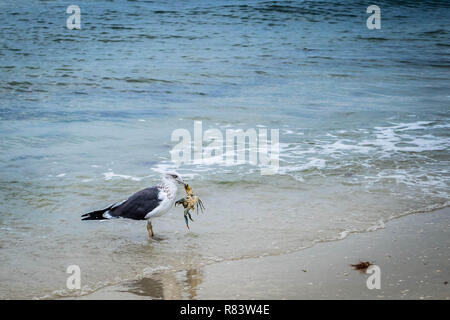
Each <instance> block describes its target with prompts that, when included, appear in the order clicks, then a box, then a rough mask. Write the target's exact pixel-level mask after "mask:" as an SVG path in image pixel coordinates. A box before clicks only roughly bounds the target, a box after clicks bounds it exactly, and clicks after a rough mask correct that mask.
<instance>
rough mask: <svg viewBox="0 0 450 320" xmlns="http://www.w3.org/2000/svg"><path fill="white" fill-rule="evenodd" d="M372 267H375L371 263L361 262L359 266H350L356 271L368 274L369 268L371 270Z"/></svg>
mask: <svg viewBox="0 0 450 320" xmlns="http://www.w3.org/2000/svg"><path fill="white" fill-rule="evenodd" d="M371 265H373V263H371V262H369V261H360V262H359V263H358V264H351V265H350V266H352V267H353V269H355V270H359V271H361V272H366V270H367V268H369V267H370V266H371Z"/></svg>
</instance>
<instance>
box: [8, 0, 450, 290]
mask: <svg viewBox="0 0 450 320" xmlns="http://www.w3.org/2000/svg"><path fill="white" fill-rule="evenodd" d="M70 4H76V5H78V6H79V7H80V8H81V30H69V29H67V28H66V19H67V17H68V16H69V15H68V14H67V13H66V8H67V6H68V5H69V3H68V2H67V1H2V2H1V3H0V21H2V24H1V25H0V97H1V99H0V137H1V139H0V201H1V206H0V257H1V262H0V298H2V299H5V298H7V299H17V298H59V297H73V296H79V295H84V294H89V293H91V292H94V291H95V290H97V289H99V288H102V287H105V286H108V285H115V284H118V283H119V284H120V283H122V282H125V281H127V280H133V279H142V278H145V279H150V280H151V281H153V282H154V284H155V287H157V288H160V289H161V292H162V293H161V294H159V295H156V296H153V297H154V298H155V297H156V298H167V297H170V296H172V297H173V296H176V297H182V298H195V287H198V286H199V285H201V277H202V272H201V270H202V267H203V266H205V265H207V264H211V263H216V262H219V261H229V260H236V259H245V258H248V257H260V256H267V255H279V254H283V253H287V252H292V251H295V250H300V249H302V248H305V247H308V246H311V245H313V244H314V243H317V242H321V241H334V240H339V239H342V238H345V237H346V236H347V235H348V234H349V233H351V232H365V231H372V230H376V229H377V228H382V227H383V226H384V224H385V223H386V222H388V221H389V220H390V219H393V218H396V217H399V216H402V215H406V214H410V213H414V212H425V211H430V210H433V209H435V208H441V207H445V206H448V203H449V202H448V201H449V168H450V166H449V160H450V157H449V146H450V135H449V132H450V131H449V127H450V121H449V119H450V108H449V106H450V73H449V69H450V28H449V25H448V21H450V10H449V9H450V5H449V4H448V2H446V1H398V2H396V4H395V5H393V4H392V3H391V2H388V1H378V2H377V5H378V6H380V8H381V14H382V25H381V26H382V27H381V29H380V30H368V29H367V27H366V19H367V17H368V16H369V14H367V13H366V7H367V6H368V4H367V2H364V1H247V2H243V1H223V0H218V1H167V2H164V1H76V2H74V3H70ZM195 120H200V121H202V124H203V128H204V130H206V129H208V128H217V129H219V130H221V131H222V132H224V133H225V130H226V129H229V128H235V129H244V130H247V129H249V128H254V129H259V128H268V129H279V130H280V131H279V132H280V168H279V171H278V173H277V174H275V175H270V176H261V175H260V173H259V168H258V167H257V166H253V165H250V164H242V165H236V166H227V165H220V164H185V165H182V166H179V167H177V166H175V165H174V164H173V163H172V162H171V158H170V151H171V150H172V148H173V146H174V145H175V142H172V141H171V134H172V132H173V131H174V130H175V129H178V128H185V129H188V130H190V131H191V132H192V131H193V126H194V121H195ZM167 168H175V169H176V170H177V171H179V172H180V173H181V174H182V175H183V176H184V177H186V179H187V180H188V182H189V183H190V184H191V185H192V186H193V188H194V190H195V191H196V192H197V193H198V194H199V195H200V196H201V198H202V199H203V202H204V204H205V206H206V212H205V213H204V214H200V215H199V216H195V215H194V219H195V222H193V223H192V224H191V231H188V230H187V229H186V227H185V224H184V220H183V217H182V210H181V209H180V208H176V209H174V210H172V211H171V212H170V213H168V214H167V215H166V216H164V217H161V218H160V219H159V220H156V221H155V223H154V228H155V232H156V233H157V234H158V235H160V237H162V238H163V239H162V240H159V241H148V240H147V233H146V229H145V222H142V221H128V220H116V221H106V222H84V221H83V222H81V221H80V214H82V213H84V212H86V211H89V210H93V209H97V208H101V207H103V206H106V205H108V204H109V203H111V202H115V201H118V200H122V199H123V198H124V197H126V196H127V195H129V194H131V193H133V192H135V191H137V190H139V189H141V188H144V187H147V186H150V185H154V184H156V183H158V179H159V174H160V172H161V171H162V170H165V169H167ZM181 195H182V192H180V197H181ZM69 265H78V266H80V268H81V275H82V290H80V291H71V290H68V289H67V288H66V279H67V277H68V276H69V275H68V274H66V272H65V271H66V268H67V267H68V266H69ZM167 271H178V273H179V274H181V275H182V276H181V277H180V278H179V279H178V278H176V279H167V278H165V277H164V273H165V272H167ZM155 274H157V275H158V277H156V278H155V277H154V278H151V276H152V275H155ZM150 280H149V281H150ZM130 292H134V293H135V294H138V295H139V294H140V295H145V292H144V293H142V292H140V291H139V290H138V289H136V288H131V289H130ZM164 292H165V293H166V295H165V294H163V293H164ZM167 292H172V295H168V294H167ZM173 292H175V294H174V293H173ZM149 295H150V296H151V294H149Z"/></svg>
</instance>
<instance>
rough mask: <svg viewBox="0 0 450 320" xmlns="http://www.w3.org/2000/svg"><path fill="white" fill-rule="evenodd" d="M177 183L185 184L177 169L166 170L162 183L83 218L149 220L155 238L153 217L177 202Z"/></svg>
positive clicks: (151, 236)
mask: <svg viewBox="0 0 450 320" xmlns="http://www.w3.org/2000/svg"><path fill="white" fill-rule="evenodd" d="M177 184H183V185H184V184H185V183H184V181H183V179H181V177H180V175H179V174H178V173H176V172H175V171H168V172H165V173H164V174H163V176H162V180H161V183H160V184H158V185H156V186H154V187H150V188H145V189H142V190H140V191H138V192H136V193H135V194H133V195H132V196H130V197H129V198H128V199H126V200H123V201H119V202H116V203H113V204H112V205H110V206H109V207H107V208H104V209H101V210H96V211H92V212H88V213H85V214H83V215H82V216H81V218H82V219H81V220H106V219H116V218H128V219H134V220H147V232H148V236H149V238H153V236H154V233H153V226H152V222H151V221H152V219H153V218H156V217H160V216H162V215H163V214H165V213H167V212H168V211H169V210H170V209H171V208H172V207H173V205H174V203H175V197H176V194H177V190H178V188H177V187H178V186H177Z"/></svg>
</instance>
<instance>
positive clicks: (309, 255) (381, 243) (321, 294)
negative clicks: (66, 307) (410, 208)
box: [66, 207, 450, 300]
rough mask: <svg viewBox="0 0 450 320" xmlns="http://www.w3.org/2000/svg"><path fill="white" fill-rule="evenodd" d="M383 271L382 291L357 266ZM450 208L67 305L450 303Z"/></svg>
mask: <svg viewBox="0 0 450 320" xmlns="http://www.w3.org/2000/svg"><path fill="white" fill-rule="evenodd" d="M360 261H370V262H372V263H373V264H375V265H377V266H379V268H380V271H381V275H380V284H381V288H380V289H372V290H369V289H368V288H367V286H366V280H367V278H368V277H369V275H368V274H364V273H361V272H359V271H356V270H353V269H352V267H351V266H350V264H356V263H358V262H360ZM449 265H450V207H446V208H443V209H438V210H435V211H431V212H426V213H416V214H410V215H406V216H402V217H399V218H397V219H393V220H390V221H388V222H387V223H386V226H385V228H382V229H377V230H375V231H368V232H362V233H354V234H350V235H348V236H347V237H346V238H345V239H342V240H337V241H331V242H321V243H317V244H315V245H313V246H312V247H309V248H305V249H303V250H300V251H296V252H292V253H287V254H282V255H277V256H264V257H260V258H250V259H243V260H235V261H222V262H218V263H214V264H211V265H207V266H205V267H203V268H202V269H199V270H182V271H176V272H173V271H172V272H164V271H161V272H155V273H153V274H151V275H150V276H148V277H144V278H142V279H139V280H131V281H126V282H124V283H121V284H118V285H114V286H108V287H105V288H102V289H99V290H97V291H95V292H93V293H91V294H88V295H85V296H80V297H66V299H200V300H201V299H446V300H449V299H450V285H449V284H448V282H449V281H450V268H448V266H449Z"/></svg>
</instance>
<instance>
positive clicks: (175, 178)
mask: <svg viewBox="0 0 450 320" xmlns="http://www.w3.org/2000/svg"><path fill="white" fill-rule="evenodd" d="M163 179H165V180H167V181H172V182H177V183H180V184H184V181H183V179H182V178H181V176H180V175H179V174H178V173H177V172H175V171H166V172H164V174H163Z"/></svg>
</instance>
